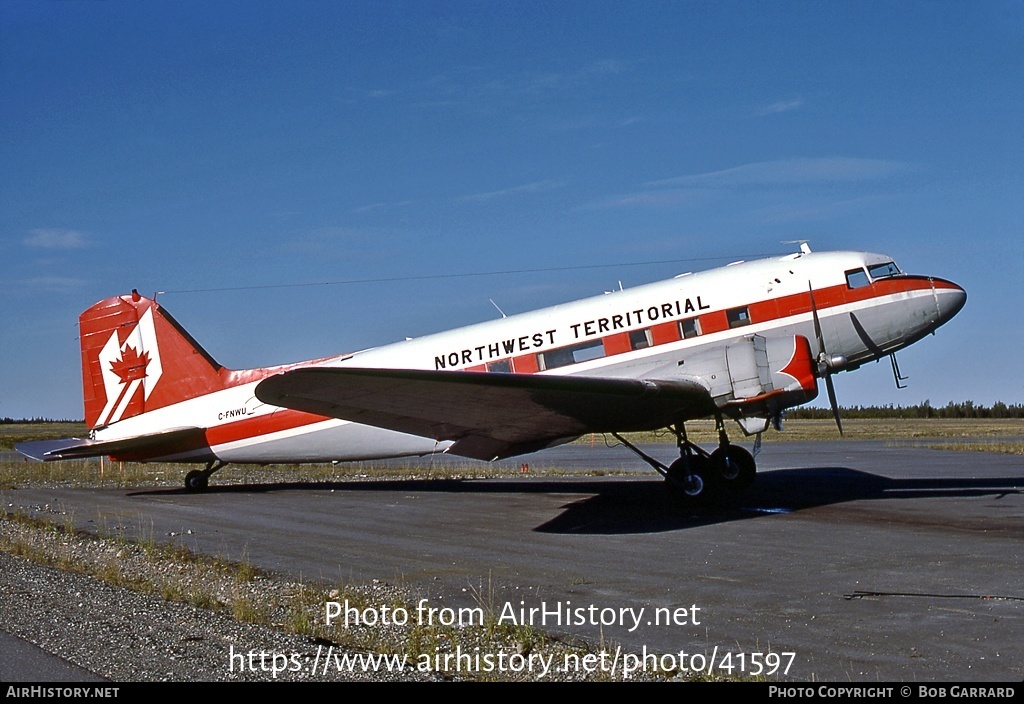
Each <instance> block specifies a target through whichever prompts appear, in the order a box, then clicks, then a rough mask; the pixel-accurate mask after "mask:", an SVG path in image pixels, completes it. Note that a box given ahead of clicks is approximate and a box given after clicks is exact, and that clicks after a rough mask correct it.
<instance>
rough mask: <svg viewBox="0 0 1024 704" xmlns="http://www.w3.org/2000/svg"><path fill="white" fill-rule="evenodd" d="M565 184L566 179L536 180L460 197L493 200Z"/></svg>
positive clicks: (560, 186)
mask: <svg viewBox="0 0 1024 704" xmlns="http://www.w3.org/2000/svg"><path fill="white" fill-rule="evenodd" d="M564 185H565V181H553V180H550V179H549V180H546V181H534V182H533V183H524V184H523V185H521V186H513V187H512V188H503V189H501V190H499V191H488V192H487V193H473V194H471V195H468V196H462V197H461V198H458V199H457V200H459V201H460V202H463V203H466V202H481V201H487V200H493V199H495V198H504V197H506V196H514V195H519V194H522V193H543V192H545V191H553V190H555V189H558V188H562V187H563V186H564Z"/></svg>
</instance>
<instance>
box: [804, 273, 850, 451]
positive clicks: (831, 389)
mask: <svg viewBox="0 0 1024 704" xmlns="http://www.w3.org/2000/svg"><path fill="white" fill-rule="evenodd" d="M807 289H808V291H810V294H811V315H812V316H813V317H814V336H815V337H816V338H817V340H818V376H819V377H820V378H823V379H825V388H826V390H828V402H829V405H830V406H831V407H832V416H833V417H834V418H835V419H836V427H837V428H839V434H840V435H842V434H843V421H842V419H841V418H840V417H839V404H838V403H837V402H836V387H835V386H834V385H833V384H832V374H833V373H834V370H835V369H836V368H841V367H843V366H845V364H846V358H845V357H843V356H842V355H836V356H835V357H830V356H829V354H828V352H827V351H826V350H825V336H824V335H823V334H822V333H821V321H820V320H819V319H818V306H816V305H815V304H814V287H813V286H812V285H811V282H810V281H808V282H807Z"/></svg>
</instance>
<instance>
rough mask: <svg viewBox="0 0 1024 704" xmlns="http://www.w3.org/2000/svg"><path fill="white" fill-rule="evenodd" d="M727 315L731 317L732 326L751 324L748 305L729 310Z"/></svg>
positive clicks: (738, 326) (730, 325)
mask: <svg viewBox="0 0 1024 704" xmlns="http://www.w3.org/2000/svg"><path fill="white" fill-rule="evenodd" d="M725 315H726V317H727V318H728V319H729V327H730V328H741V327H743V326H744V325H750V312H749V311H748V310H747V307H746V306H743V307H742V308H732V309H731V310H727V311H726V312H725Z"/></svg>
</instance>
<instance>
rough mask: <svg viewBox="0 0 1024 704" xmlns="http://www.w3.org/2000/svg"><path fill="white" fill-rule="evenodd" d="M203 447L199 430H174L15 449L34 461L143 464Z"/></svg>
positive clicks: (43, 442)
mask: <svg viewBox="0 0 1024 704" xmlns="http://www.w3.org/2000/svg"><path fill="white" fill-rule="evenodd" d="M205 445H206V434H205V432H204V431H203V429H202V428H175V429H172V430H165V431H163V432H160V433H153V434H151V435H139V436H136V437H131V438H122V439H120V440H88V439H84V438H61V439H59V440H39V441H36V442H23V443H20V444H18V445H15V446H14V449H15V450H17V451H18V452H20V453H21V454H23V455H25V456H26V457H29V458H31V459H34V460H39V461H40V462H51V461H53V460H77V459H83V458H86V457H100V456H102V455H110V456H112V457H116V458H117V459H120V460H125V461H129V462H131V461H146V460H150V459H156V458H160V457H167V456H171V455H176V454H180V453H183V452H190V451H192V450H196V449H197V448H200V447H204V446H205Z"/></svg>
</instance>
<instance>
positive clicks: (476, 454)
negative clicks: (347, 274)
mask: <svg viewBox="0 0 1024 704" xmlns="http://www.w3.org/2000/svg"><path fill="white" fill-rule="evenodd" d="M256 397H257V398H259V399H260V400H261V401H263V402H264V403H269V404H273V405H275V406H282V407H285V408H292V409H295V410H299V411H306V412H308V413H316V414H319V415H322V416H329V417H333V418H341V419H344V420H349V421H352V422H356V423H364V424H367V425H373V426H377V427H380V428H387V429H389V430H396V431H399V432H403V433H410V434H412V435H419V436H421V437H428V438H433V439H435V440H438V441H443V440H451V441H454V442H455V444H454V445H452V447H451V448H450V449H449V450H448V452H451V453H454V454H457V455H462V456H465V457H473V458H475V459H484V460H492V459H500V458H503V457H510V456H512V455H517V454H522V453H525V452H533V451H536V450H540V449H543V448H545V447H550V446H551V445H555V444H558V443H560V442H566V441H567V440H571V439H573V438H576V437H578V436H580V435H583V434H586V433H599V432H627V431H634V430H649V429H654V428H660V427H664V426H666V425H669V424H671V423H676V422H679V421H682V420H687V419H690V418H698V417H702V416H705V415H709V414H711V413H713V412H714V410H715V407H714V403H713V402H712V400H711V396H710V395H709V393H708V391H707V389H706V388H704V386H702V385H701V384H699V383H697V382H694V381H686V380H679V381H664V380H647V379H605V378H598V377H579V376H547V375H543V376H542V375H534V374H530V375H527V374H499V373H486V372H461V371H429V370H427V371H423V370H405V369H352V368H339V367H305V368H301V369H294V370H291V371H287V372H283V373H281V374H277V375H275V376H272V377H269V378H267V379H264V380H263V381H262V382H260V384H259V385H258V386H257V387H256Z"/></svg>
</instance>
